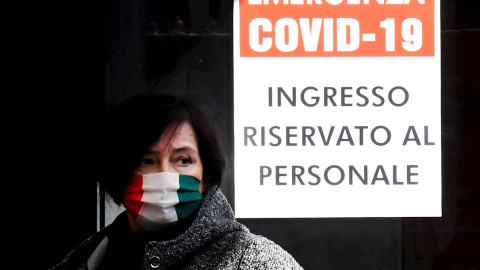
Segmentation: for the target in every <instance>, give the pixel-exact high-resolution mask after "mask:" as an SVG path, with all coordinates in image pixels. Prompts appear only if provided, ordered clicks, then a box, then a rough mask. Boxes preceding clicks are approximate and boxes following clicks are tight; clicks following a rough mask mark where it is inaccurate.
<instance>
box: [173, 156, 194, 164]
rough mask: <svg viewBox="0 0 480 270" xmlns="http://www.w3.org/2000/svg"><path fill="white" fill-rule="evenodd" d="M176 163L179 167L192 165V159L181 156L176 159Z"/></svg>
mask: <svg viewBox="0 0 480 270" xmlns="http://www.w3.org/2000/svg"><path fill="white" fill-rule="evenodd" d="M176 163H177V164H178V165H181V166H185V165H189V164H192V159H191V158H190V157H188V156H182V157H179V158H177V160H176Z"/></svg>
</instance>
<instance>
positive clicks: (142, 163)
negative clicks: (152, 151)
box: [140, 158, 155, 166]
mask: <svg viewBox="0 0 480 270" xmlns="http://www.w3.org/2000/svg"><path fill="white" fill-rule="evenodd" d="M154 164H155V161H154V160H153V159H151V158H142V159H141V160H140V166H151V165H154Z"/></svg>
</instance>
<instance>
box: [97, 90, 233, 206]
mask: <svg viewBox="0 0 480 270" xmlns="http://www.w3.org/2000/svg"><path fill="white" fill-rule="evenodd" d="M185 122H188V123H190V124H191V126H192V127H193V130H194V132H195V135H196V138H197V143H198V150H199V154H200V159H201V161H202V164H203V176H202V181H204V183H205V184H206V186H205V187H206V188H205V190H206V189H207V188H208V187H209V186H219V185H220V183H221V180H222V175H223V170H224V168H225V165H226V159H225V155H224V152H223V149H222V147H221V144H220V141H219V139H218V135H217V132H216V130H215V128H214V125H213V123H212V122H211V121H210V119H209V118H208V117H207V116H206V115H205V114H204V113H203V112H202V111H201V110H200V109H199V108H197V107H196V106H195V105H193V103H191V102H189V101H187V100H186V99H181V98H179V97H175V96H172V95H166V94H140V95H135V96H133V97H130V98H128V99H126V100H124V101H123V102H121V103H120V104H118V105H117V106H115V107H113V108H112V109H110V110H109V111H108V112H107V113H106V114H105V118H104V121H103V123H102V126H101V134H100V141H99V145H98V146H97V147H98V150H99V153H98V155H97V157H96V161H97V162H96V163H97V166H98V170H99V172H100V175H99V179H98V182H99V184H100V187H102V188H104V189H105V191H106V192H107V193H108V194H109V195H110V197H111V198H112V199H113V201H114V202H115V203H117V204H118V205H120V204H121V202H122V199H123V193H124V191H125V188H126V186H127V184H128V180H129V179H130V177H131V176H132V174H133V172H134V170H135V169H136V168H137V166H138V164H139V161H140V159H141V157H142V156H143V155H144V154H145V152H146V151H147V150H148V148H150V147H151V146H152V145H153V144H154V143H155V142H156V141H157V140H158V139H159V138H160V136H161V135H162V133H163V131H164V130H165V129H166V128H167V127H170V126H174V127H178V126H179V125H180V124H182V123H185Z"/></svg>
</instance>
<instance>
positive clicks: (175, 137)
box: [135, 122, 204, 192]
mask: <svg viewBox="0 0 480 270" xmlns="http://www.w3.org/2000/svg"><path fill="white" fill-rule="evenodd" d="M157 172H174V173H178V174H186V175H191V176H194V177H195V178H197V179H202V175H203V164H202V161H201V160H200V154H199V152H198V145H197V138H196V137H195V132H194V131H193V128H192V126H191V125H190V123H187V122H186V123H183V124H181V125H180V126H179V127H178V128H177V130H175V129H174V127H170V128H167V129H166V130H165V131H164V132H163V134H162V136H161V137H160V140H159V141H157V143H155V144H154V145H153V146H152V147H151V148H150V149H149V151H148V152H147V153H146V154H145V155H143V157H142V160H141V162H140V165H139V166H138V167H137V169H136V170H135V174H136V175H140V174H150V173H157ZM203 188H204V187H203V181H200V192H203Z"/></svg>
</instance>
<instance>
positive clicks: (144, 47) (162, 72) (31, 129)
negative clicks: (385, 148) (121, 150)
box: [7, 0, 480, 270]
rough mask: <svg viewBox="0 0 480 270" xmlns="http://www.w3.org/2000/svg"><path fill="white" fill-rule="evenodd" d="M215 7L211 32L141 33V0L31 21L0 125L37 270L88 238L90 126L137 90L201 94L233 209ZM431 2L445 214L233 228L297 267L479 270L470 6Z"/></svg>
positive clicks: (228, 62)
mask: <svg viewBox="0 0 480 270" xmlns="http://www.w3.org/2000/svg"><path fill="white" fill-rule="evenodd" d="M200 2H201V1H197V3H199V4H203V3H200ZM217 3H221V4H219V8H218V9H217V10H219V15H218V16H217V19H218V21H217V23H218V28H217V33H216V34H209V33H203V34H201V35H193V34H190V35H176V34H175V35H147V34H148V33H147V26H148V25H147V23H146V21H147V20H146V18H147V15H146V14H147V13H146V9H147V7H148V5H149V4H147V2H146V1H106V2H103V1H100V2H99V1H86V2H81V3H80V2H76V3H63V4H60V5H55V6H53V7H52V8H53V9H49V10H50V11H49V12H44V13H41V14H37V16H35V18H37V17H40V18H38V19H35V20H34V22H32V23H31V24H29V26H30V27H34V30H35V32H36V33H37V34H36V35H35V37H33V36H32V37H31V38H27V39H26V41H25V43H26V44H27V45H28V46H27V50H24V51H23V53H22V56H23V57H22V58H19V60H20V61H19V62H20V64H21V66H22V68H23V72H22V76H21V78H20V79H19V80H18V81H17V84H16V85H20V88H22V91H17V90H15V89H12V92H15V93H20V95H19V98H18V99H17V100H18V103H19V104H18V106H17V110H16V111H14V112H13V113H12V116H11V115H7V117H8V118H11V119H14V122H15V125H14V126H13V128H12V130H15V131H17V130H18V131H19V132H18V133H19V134H22V135H23V136H22V137H20V139H21V141H22V146H24V147H25V149H23V148H22V150H19V151H18V152H20V153H21V154H22V155H21V156H19V157H18V159H17V160H16V161H17V162H15V163H16V165H17V166H18V168H17V167H15V172H20V173H21V175H22V177H24V178H26V179H27V180H26V181H25V183H28V184H29V185H30V186H29V188H30V189H31V191H30V192H28V202H32V203H29V204H27V205H28V208H27V209H29V210H28V211H26V213H25V216H27V214H31V215H32V216H35V219H34V220H30V222H27V223H24V224H23V225H26V226H25V227H26V228H25V229H24V230H23V235H24V236H26V237H27V239H28V247H29V248H32V249H33V250H35V252H33V253H34V254H33V255H29V256H30V257H29V258H30V259H31V260H33V261H34V262H35V268H39V269H44V268H48V267H49V266H52V265H53V264H54V263H56V262H58V261H59V260H60V259H61V258H62V257H63V256H65V254H66V253H67V252H68V251H69V250H70V249H71V248H73V247H74V246H75V245H77V244H78V243H80V242H81V241H82V240H83V239H85V238H86V237H87V236H88V235H90V234H92V233H94V232H95V231H96V230H97V189H96V183H95V182H94V181H93V180H92V179H93V177H92V175H94V174H95V171H93V170H92V169H91V167H89V163H90V158H89V155H91V151H92V147H93V146H92V142H93V138H94V136H95V128H96V125H97V118H98V115H100V114H101V113H102V112H103V111H104V110H105V109H107V108H109V107H110V106H112V105H114V104H116V103H118V102H119V101H121V100H122V99H124V98H126V97H128V96H130V95H132V94H135V93H140V92H145V91H154V92H160V91H167V92H175V93H177V94H179V95H184V96H189V97H193V98H195V99H197V100H198V102H199V104H200V105H201V106H202V107H203V108H204V109H205V110H206V111H207V113H208V114H209V115H210V116H211V117H212V118H213V119H214V121H215V124H216V125H217V128H218V130H219V132H220V136H221V139H222V143H223V144H224V146H225V148H226V150H227V154H228V157H229V158H230V166H229V170H228V171H227V174H226V178H225V182H224V184H223V185H222V190H224V192H225V194H226V196H227V198H228V199H229V201H230V202H231V203H232V204H233V198H234V190H233V179H232V176H233V170H234V166H233V162H234V161H233V149H232V145H233V112H232V106H233V81H232V80H233V49H232V46H233V42H232V19H233V18H232V6H233V1H223V2H217ZM441 8H442V15H441V29H442V31H441V35H442V36H441V40H442V51H441V53H442V166H443V171H442V174H443V184H442V185H443V217H441V218H357V219H344V218H342V219H254V220H250V219H245V220H240V221H241V222H243V223H244V224H245V225H247V226H248V227H249V228H250V229H251V230H252V231H253V232H254V233H258V234H262V235H265V236H267V237H268V238H270V239H272V240H274V241H275V242H277V243H279V244H280V245H282V246H283V247H284V248H285V249H287V250H288V251H289V252H290V253H292V254H293V255H294V256H295V257H296V258H297V260H298V261H299V262H300V263H301V264H302V265H303V266H304V267H305V269H320V268H321V269H408V270H410V269H438V268H442V267H444V269H471V268H472V267H480V262H479V256H478V254H480V249H479V247H480V239H479V238H480V237H479V235H480V218H479V215H478V205H480V201H479V198H480V186H479V182H480V181H479V180H480V179H479V176H478V172H479V171H478V163H479V161H478V160H479V159H478V157H477V153H479V151H480V144H479V138H480V87H479V79H478V78H479V77H478V74H479V67H478V63H480V49H479V48H480V46H479V45H480V21H479V16H480V15H479V14H480V8H479V3H478V1H473V0H470V1H467V0H463V1H454V0H442V1H441ZM47 9H48V8H47ZM182 10H183V12H186V11H185V8H184V7H183V9H182ZM193 10H195V8H193ZM184 14H188V12H186V13H184ZM27 29H31V28H27ZM18 161H20V162H18ZM440 266H442V267H440ZM469 267H470V268H469Z"/></svg>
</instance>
